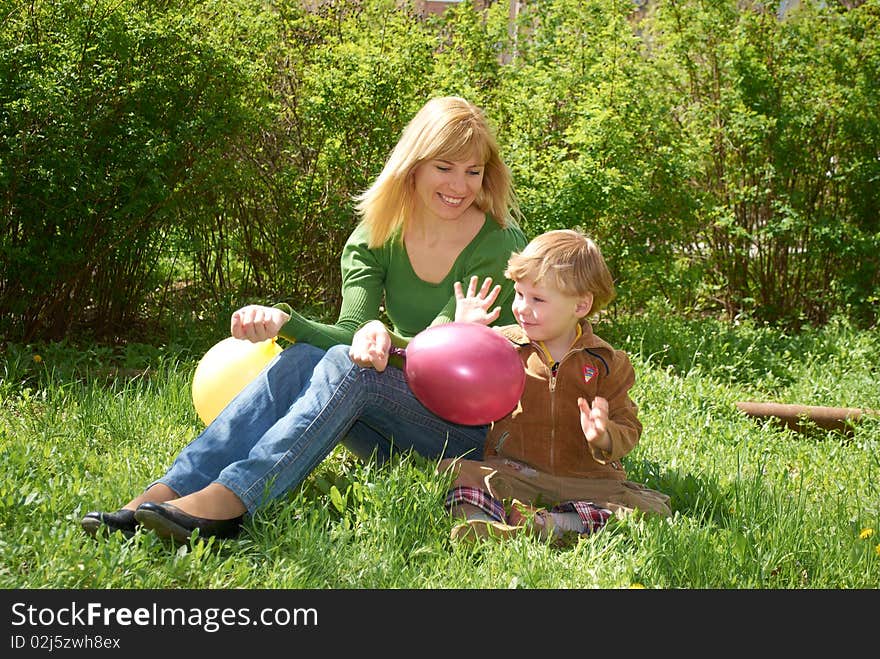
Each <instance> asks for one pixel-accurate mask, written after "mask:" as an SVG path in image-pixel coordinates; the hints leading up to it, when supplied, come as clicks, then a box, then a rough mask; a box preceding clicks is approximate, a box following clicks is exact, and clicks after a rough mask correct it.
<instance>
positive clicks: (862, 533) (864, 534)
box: [859, 529, 874, 540]
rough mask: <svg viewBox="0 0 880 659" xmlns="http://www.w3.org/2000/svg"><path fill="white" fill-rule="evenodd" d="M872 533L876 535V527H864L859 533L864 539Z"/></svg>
mask: <svg viewBox="0 0 880 659" xmlns="http://www.w3.org/2000/svg"><path fill="white" fill-rule="evenodd" d="M872 535H874V529H862V532H861V533H859V538H860V539H862V540H867V539H868V538H870V537H871V536H872Z"/></svg>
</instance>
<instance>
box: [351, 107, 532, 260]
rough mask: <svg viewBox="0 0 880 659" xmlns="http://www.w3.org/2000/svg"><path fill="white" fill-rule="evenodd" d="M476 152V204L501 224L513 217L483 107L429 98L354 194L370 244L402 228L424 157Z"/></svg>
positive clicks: (504, 171)
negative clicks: (366, 184)
mask: <svg viewBox="0 0 880 659" xmlns="http://www.w3.org/2000/svg"><path fill="white" fill-rule="evenodd" d="M471 157H475V158H476V159H477V161H478V162H479V163H480V164H481V165H482V166H483V168H484V170H483V186H482V189H481V190H480V192H479V193H478V194H477V199H476V202H475V203H476V205H477V207H478V208H479V209H480V210H482V211H483V212H484V213H488V214H489V215H491V216H492V218H493V219H494V220H495V221H496V222H497V223H498V224H499V225H500V226H502V227H505V226H507V225H508V224H510V223H512V222H514V221H515V218H516V217H518V216H519V207H518V204H517V201H516V196H515V193H514V191H513V184H512V182H511V176H510V170H509V169H508V168H507V165H505V164H504V161H503V160H501V155H500V152H499V149H498V143H497V141H496V140H495V135H494V133H493V132H492V129H491V127H490V126H489V123H488V122H487V120H486V117H485V115H484V114H483V111H482V110H481V109H480V108H479V107H477V106H476V105H473V104H472V103H469V102H468V101H466V100H465V99H463V98H460V97H458V96H440V97H437V98H433V99H431V100H430V101H428V102H427V103H425V105H424V106H422V109H421V110H419V111H418V113H417V114H416V115H415V116H414V117H413V118H412V119H411V120H410V122H409V124H407V126H406V128H405V129H404V130H403V133H402V134H401V136H400V140H399V141H398V142H397V145H396V146H395V147H394V149H393V150H392V152H391V155H390V156H389V157H388V162H386V163H385V167H384V169H383V170H382V172H381V173H380V174H379V176H378V177H377V178H376V180H375V181H374V182H373V184H372V185H371V186H370V187H369V188H368V189H367V190H366V191H364V192H363V193H361V194H360V195H358V196H357V197H355V201H356V206H355V208H356V209H357V211H358V212H359V213H360V215H361V220H362V221H363V222H364V224H366V225H367V227H369V239H368V243H369V246H370V247H378V246H379V245H382V244H384V243H385V242H387V241H388V239H389V238H391V237H392V236H393V235H394V234H395V232H397V231H398V230H399V231H400V236H401V237H402V236H403V233H404V231H406V228H407V224H408V223H409V220H410V217H411V215H412V209H413V205H414V194H413V186H412V184H411V176H410V175H411V174H412V172H413V170H415V168H416V167H417V166H418V165H420V164H421V163H423V162H425V161H426V160H434V159H443V160H463V159H466V158H471Z"/></svg>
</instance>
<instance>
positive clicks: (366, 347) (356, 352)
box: [348, 320, 391, 372]
mask: <svg viewBox="0 0 880 659" xmlns="http://www.w3.org/2000/svg"><path fill="white" fill-rule="evenodd" d="M390 350H391V335H390V334H389V333H388V330H387V329H386V328H385V325H383V324H382V322H381V321H379V320H371V321H370V322H369V323H367V324H366V325H364V326H363V327H361V328H360V329H359V330H358V331H357V332H355V333H354V336H353V337H352V339H351V347H350V348H349V349H348V356H349V357H351V361H353V362H354V363H355V364H357V365H358V366H361V367H363V368H370V367H372V368H375V369H376V370H377V371H380V372H381V371H384V370H385V367H386V366H388V353H389V352H390Z"/></svg>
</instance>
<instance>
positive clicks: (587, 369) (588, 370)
mask: <svg viewBox="0 0 880 659" xmlns="http://www.w3.org/2000/svg"><path fill="white" fill-rule="evenodd" d="M596 373H598V371H597V370H596V367H595V366H590V365H589V364H587V365H586V366H584V382H589V381H590V380H592V379H593V378H594V377H596Z"/></svg>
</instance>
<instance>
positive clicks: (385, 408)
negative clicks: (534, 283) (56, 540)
mask: <svg viewBox="0 0 880 659" xmlns="http://www.w3.org/2000/svg"><path fill="white" fill-rule="evenodd" d="M357 210H358V212H359V214H360V218H361V220H360V222H359V224H358V226H357V227H356V228H355V230H354V231H353V232H352V234H351V236H350V237H349V239H348V241H347V242H346V244H345V247H344V249H343V253H342V258H341V265H342V306H341V309H340V313H339V319H338V320H337V322H336V323H335V324H333V325H327V324H322V323H317V322H314V321H311V320H308V319H306V318H304V317H303V316H301V315H299V314H297V313H295V312H294V311H293V310H291V309H290V308H289V307H287V306H286V305H277V306H275V307H266V306H259V305H250V306H247V307H244V308H242V309H239V310H238V311H236V312H235V313H234V314H233V315H232V319H231V332H232V335H233V336H235V337H237V338H247V339H249V340H251V341H262V340H265V339H268V338H271V337H274V336H278V335H280V336H282V337H284V338H287V339H289V340H294V341H295V343H294V344H293V345H291V346H290V347H288V348H287V349H285V350H284V351H283V352H282V353H281V354H280V355H279V356H278V357H277V358H276V359H275V360H274V361H273V362H272V363H271V364H270V365H269V366H268V367H267V368H266V369H265V370H264V371H263V373H261V374H260V376H258V377H257V378H256V380H254V382H252V383H251V384H250V385H249V386H247V387H246V388H245V389H244V390H243V391H242V392H241V393H240V394H239V395H238V396H237V397H236V398H235V399H233V401H232V402H231V403H230V404H229V405H228V406H227V407H226V408H225V409H224V410H223V411H222V412H221V413H220V414H219V415H218V416H217V418H216V419H215V420H214V421H213V422H212V423H211V424H210V425H209V426H208V427H207V428H206V429H205V430H204V431H203V432H202V433H201V434H200V435H199V436H198V437H197V438H196V439H195V440H194V441H193V442H191V443H190V444H189V445H188V446H187V447H186V448H184V449H183V450H182V451H181V453H180V454H179V455H178V457H177V458H176V459H175V461H174V463H173V464H172V466H171V468H170V469H169V470H168V472H166V474H165V475H164V476H163V477H162V478H160V479H159V480H157V481H156V482H154V483H153V484H151V485H150V486H149V487H148V488H147V489H146V490H145V491H144V492H143V493H141V494H140V495H138V496H137V497H135V498H134V499H132V500H131V501H129V502H128V503H127V504H125V506H123V507H122V508H121V509H119V510H117V511H116V512H109V513H108V512H90V513H88V514H87V515H86V516H85V517H84V518H83V520H82V527H83V529H84V530H85V531H86V532H87V533H89V534H95V533H97V532H98V531H101V530H109V531H115V530H120V531H122V532H123V533H124V534H132V533H134V531H135V530H136V528H137V526H138V524H139V523H143V524H145V525H147V526H149V527H150V528H153V529H155V530H156V531H157V532H159V533H160V534H162V535H169V536H173V537H175V538H177V539H179V540H183V539H184V538H186V537H189V535H190V534H191V532H192V531H194V530H196V529H198V531H199V534H200V535H201V536H203V537H204V536H207V535H216V536H219V537H229V536H232V535H235V534H237V533H238V531H239V529H240V525H241V521H242V518H243V515H244V514H245V513H253V512H254V511H255V510H256V508H258V507H259V506H260V505H262V504H263V503H264V502H265V501H267V500H270V499H272V498H277V497H279V496H281V495H282V494H283V493H284V492H286V491H288V490H290V489H291V488H293V487H295V486H296V485H298V484H299V483H301V482H302V480H303V479H304V478H305V477H306V476H307V475H308V474H309V473H310V472H311V471H312V469H314V467H315V466H316V465H317V464H318V462H320V460H322V459H323V457H324V456H326V455H327V454H328V453H329V452H330V451H331V450H332V449H333V447H334V446H335V445H336V444H337V443H338V442H339V440H341V439H342V438H343V437H344V438H345V444H346V446H347V447H348V448H349V449H351V450H352V451H353V452H354V453H355V454H356V455H358V456H360V457H362V458H366V457H369V456H370V455H373V454H376V455H378V457H379V458H382V457H385V456H387V454H388V453H389V452H390V450H391V446H392V444H393V446H394V447H396V448H399V449H407V448H412V449H413V450H416V451H418V452H420V453H422V454H424V455H426V456H428V457H435V456H439V455H441V454H443V455H445V456H447V457H454V456H455V455H462V454H465V453H467V454H469V455H472V456H478V455H480V454H481V451H482V441H483V437H484V435H485V428H483V427H476V428H470V427H463V426H459V427H452V428H451V429H450V427H449V426H450V424H446V423H445V422H442V421H441V420H440V419H438V418H437V417H435V416H433V415H432V414H430V413H429V412H428V411H427V410H425V409H424V408H423V407H421V406H420V405H419V404H418V402H417V401H415V400H414V399H413V398H412V395H411V393H410V392H409V389H408V387H406V383H405V381H403V380H402V379H401V382H400V384H401V386H400V387H399V388H392V389H393V391H395V392H397V393H396V394H395V395H391V396H389V394H388V392H389V389H388V388H387V387H388V384H387V381H384V383H383V392H384V393H383V395H382V396H379V395H377V394H376V390H375V389H374V388H373V384H374V382H373V381H372V380H371V378H375V377H376V376H378V375H379V372H380V371H382V370H384V368H385V365H386V364H387V361H388V349H389V347H390V346H388V345H387V341H388V338H386V336H387V335H385V333H384V331H383V332H379V331H376V330H374V329H371V328H375V327H376V326H375V325H370V326H368V327H365V328H364V331H363V332H361V333H360V334H359V336H358V340H357V341H354V336H355V332H356V331H357V330H358V329H359V328H361V327H362V326H363V325H364V324H365V323H367V322H368V321H370V320H375V319H377V318H378V317H379V312H380V305H382V304H384V307H385V312H386V314H387V316H388V319H389V320H390V321H391V323H392V328H391V330H392V331H391V333H390V342H391V343H393V344H395V345H397V346H403V345H405V344H406V342H407V341H408V339H409V338H411V337H412V336H415V335H416V334H417V333H419V332H420V331H422V330H423V329H425V328H426V327H428V326H431V325H436V324H441V323H447V322H451V321H453V320H454V318H455V303H456V300H455V295H454V292H453V291H454V289H453V284H454V282H456V281H468V280H470V279H471V277H473V276H478V277H479V278H480V279H481V280H482V279H483V278H485V277H491V278H493V279H494V280H495V281H497V282H501V286H502V291H501V294H500V295H499V297H498V302H499V306H500V308H501V310H502V311H501V314H500V317H499V319H498V321H497V322H498V323H500V324H510V323H512V322H513V319H512V317H511V312H510V300H511V299H512V295H513V289H512V286H511V285H510V284H509V282H506V280H505V279H504V276H503V272H504V269H505V267H506V265H507V259H508V257H509V256H510V254H511V252H513V251H517V250H520V249H522V248H523V246H524V245H525V243H526V240H525V237H524V235H523V233H522V231H521V230H520V229H519V228H518V227H517V226H516V222H515V221H514V216H516V215H517V214H518V208H517V205H516V199H515V196H514V193H513V189H512V185H511V181H510V173H509V171H508V169H507V167H506V165H505V164H504V162H503V161H502V160H501V157H500V154H499V150H498V145H497V142H496V141H495V138H494V135H493V134H492V131H491V129H490V127H489V125H488V123H487V121H486V119H485V117H484V115H483V113H482V111H481V110H480V109H479V108H477V107H476V106H474V105H472V104H471V103H469V102H467V101H466V100H464V99H462V98H458V97H440V98H435V99H432V100H430V101H428V103H426V104H425V105H424V106H423V107H422V109H421V110H419V112H418V113H417V114H416V115H415V117H413V119H412V120H411V121H410V123H409V124H408V125H407V127H406V128H405V129H404V131H403V133H402V135H401V137H400V140H399V141H398V143H397V145H396V146H395V148H394V149H393V151H392V153H391V155H390V156H389V159H388V161H387V162H386V164H385V167H384V168H383V170H382V172H381V173H380V174H379V176H378V178H377V179H376V180H375V182H374V183H373V184H372V186H370V188H369V189H368V190H366V191H365V192H364V193H363V194H362V195H360V197H359V198H358V199H357ZM350 343H355V344H356V345H354V346H353V347H352V351H353V353H352V357H354V352H355V351H356V352H358V353H366V354H368V357H367V358H366V359H368V360H371V361H372V363H373V364H374V365H375V366H376V370H373V369H363V368H360V367H359V366H357V365H356V364H354V363H353V362H352V358H350V357H349V354H348V348H344V347H343V346H340V345H339V344H343V345H344V344H350ZM332 346H338V347H337V348H332ZM328 349H329V350H328ZM325 351H327V352H325ZM360 361H363V360H360ZM391 371H394V375H393V376H391V375H389V376H388V377H398V378H402V372H401V371H400V370H399V369H389V372H391ZM343 403H344V404H343ZM392 421H393V423H391V422H392ZM314 433H317V436H313V434H314ZM444 444H445V445H444ZM474 451H476V453H474ZM139 508H140V510H139ZM135 511H137V515H136V514H135Z"/></svg>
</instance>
